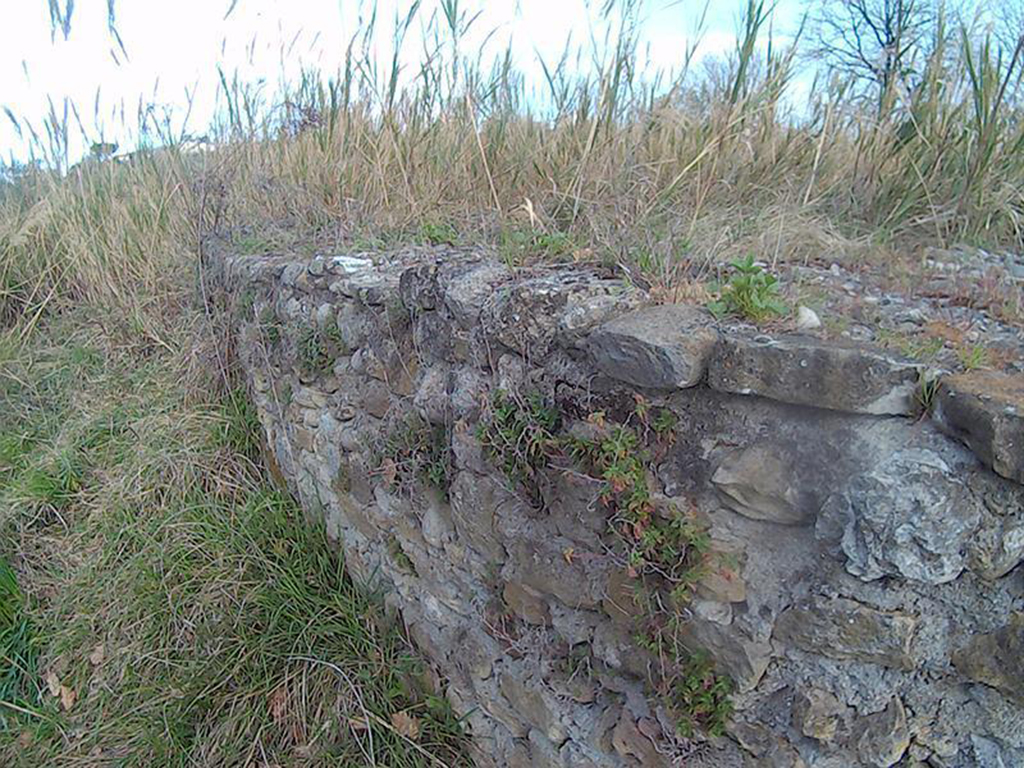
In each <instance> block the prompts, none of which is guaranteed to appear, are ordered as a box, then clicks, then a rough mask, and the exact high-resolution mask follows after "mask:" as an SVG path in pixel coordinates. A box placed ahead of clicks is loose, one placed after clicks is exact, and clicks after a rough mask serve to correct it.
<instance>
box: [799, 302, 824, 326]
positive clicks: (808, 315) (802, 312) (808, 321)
mask: <svg viewBox="0 0 1024 768" xmlns="http://www.w3.org/2000/svg"><path fill="white" fill-rule="evenodd" d="M818 328H821V318H820V317H818V313H817V312H815V311H814V310H813V309H811V308H810V307H805V306H803V305H801V306H799V307H797V310H796V329H797V330H798V331H813V330H816V329H818Z"/></svg>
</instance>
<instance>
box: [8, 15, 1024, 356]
mask: <svg viewBox="0 0 1024 768" xmlns="http://www.w3.org/2000/svg"><path fill="white" fill-rule="evenodd" d="M605 12H606V21H607V23H608V29H609V30H610V32H609V33H608V34H607V36H606V37H605V38H603V39H600V40H599V41H598V42H594V43H592V44H588V45H587V46H581V47H579V48H578V49H570V48H567V49H566V51H565V53H564V55H563V56H562V57H561V58H560V59H559V60H558V61H556V62H543V72H544V76H545V78H544V82H543V87H544V89H545V90H544V92H542V93H538V92H537V91H536V90H535V88H534V86H535V84H534V83H531V81H530V80H529V78H528V77H526V75H525V74H524V72H522V71H520V70H518V69H517V68H516V66H515V63H514V59H513V56H512V53H511V49H508V50H502V51H496V52H495V55H494V58H493V61H491V63H488V62H487V61H485V60H484V58H483V54H481V53H475V54H473V55H468V54H467V51H465V50H463V48H464V47H465V46H464V43H463V41H464V39H465V38H466V36H467V33H468V31H469V30H470V29H471V28H472V25H473V24H474V23H475V22H474V18H475V17H474V16H472V15H471V14H470V13H469V12H468V11H467V10H466V9H465V8H464V7H462V6H461V5H460V4H459V3H458V2H457V0H443V1H442V2H441V3H440V4H439V6H438V10H436V11H435V12H434V13H432V14H431V15H429V16H425V18H422V19H421V18H419V17H418V16H424V15H425V14H427V13H428V11H427V9H426V6H421V5H420V4H412V6H411V10H410V11H409V12H408V15H407V16H405V17H402V18H399V19H397V20H396V21H395V26H394V29H393V34H392V37H393V43H392V47H393V51H394V55H393V57H392V58H391V59H390V60H388V61H386V62H381V61H380V60H378V59H377V58H375V57H374V56H373V54H372V50H373V48H372V46H371V41H373V40H375V39H376V38H375V34H376V33H375V30H374V29H373V26H374V24H376V23H377V21H376V16H375V15H374V16H372V17H371V19H370V21H369V23H368V24H367V26H366V27H364V28H363V29H362V30H360V32H359V33H358V34H357V35H356V36H354V37H353V38H352V40H351V41H350V44H349V46H348V48H347V55H346V58H345V61H344V65H343V67H342V68H341V70H340V71H338V72H336V73H334V74H333V75H328V74H325V73H320V72H306V73H305V74H304V75H303V77H302V78H301V79H300V81H299V82H297V83H292V84H290V85H287V86H285V87H284V88H283V90H282V91H281V92H280V93H278V94H276V95H275V96H274V97H271V96H270V95H269V94H268V92H267V91H266V90H265V89H264V88H263V87H262V86H254V85H249V84H246V83H244V82H241V81H240V80H239V79H238V78H237V77H231V76H229V75H228V74H227V73H224V72H221V73H220V75H219V79H220V83H221V91H220V99H221V104H222V110H221V112H220V114H221V119H220V120H219V121H218V123H217V125H215V126H213V127H212V129H211V135H212V136H214V137H215V139H216V141H215V143H214V147H215V149H214V150H213V151H211V152H208V153H205V154H202V155H196V154H189V153H186V152H185V151H183V150H182V149H181V143H180V142H181V139H182V138H183V137H182V136H181V135H177V136H175V135H168V132H167V131H166V129H165V128H164V127H162V126H161V125H159V124H157V123H154V122H153V121H152V115H153V110H145V109H140V110H139V115H140V123H141V125H140V127H138V128H137V129H136V132H137V133H139V134H140V135H148V136H150V137H151V139H150V142H151V143H152V144H154V145H160V146H161V147H162V148H161V149H155V150H151V151H145V152H140V153H138V154H137V155H136V156H135V157H134V158H133V160H132V162H130V163H128V164H122V165H118V164H115V163H110V162H108V163H87V164H86V165H85V166H83V167H79V168H78V169H76V170H74V171H72V172H70V173H68V174H67V175H65V176H61V175H59V174H57V173H52V172H51V173H47V172H43V173H40V174H36V175H35V176H34V177H33V178H31V179H29V180H27V181H26V183H25V184H24V185H23V186H24V189H23V193H22V196H21V198H20V199H12V196H10V195H5V196H4V201H3V211H2V214H0V306H2V307H6V309H5V312H6V314H7V315H11V314H12V313H14V314H19V315H20V314H24V313H25V312H28V313H29V314H31V308H33V307H38V306H40V304H42V303H46V302H47V301H50V300H51V299H53V298H56V297H58V296H66V297H68V298H72V299H80V298H86V299H96V298H101V297H102V298H103V299H104V300H110V301H116V302H118V303H119V304H126V305H140V304H141V302H143V299H141V298H140V296H142V295H152V294H153V291H154V287H155V286H159V287H160V288H159V290H160V291H161V292H165V291H166V290H167V289H166V286H167V282H168V276H169V275H171V274H172V273H174V271H175V270H176V269H179V268H180V266H181V265H182V264H183V263H188V262H187V259H183V258H182V257H183V256H185V255H187V254H188V253H190V252H194V250H195V248H196V244H197V238H198V236H199V235H201V233H203V232H205V231H208V230H209V229H210V228H211V227H213V226H214V225H231V226H238V225H247V226H250V227H252V226H256V227H260V228H264V229H270V228H272V227H275V226H276V227H288V228H292V229H294V228H299V229H300V230H303V231H305V232H312V233H319V234H320V235H321V236H325V237H330V238H332V239H334V240H337V241H340V242H342V243H345V242H349V243H351V242H353V241H362V242H367V241H369V242H380V241H382V240H383V241H386V240H388V239H389V238H409V237H411V236H413V235H414V234H415V233H416V232H418V231H421V229H422V226H423V225H424V224H428V225H444V226H449V227H452V228H454V230H455V231H457V232H458V233H459V235H460V237H461V238H462V239H464V240H466V241H467V242H478V241H490V242H500V241H501V239H502V236H503V233H508V232H509V231H513V230H514V231H520V230H530V231H532V232H534V233H538V234H539V235H551V234H558V235H560V236H561V235H564V236H566V237H568V238H571V241H572V242H573V243H574V244H575V245H576V246H577V249H578V250H579V251H581V252H585V253H594V254H596V255H597V256H599V257H602V258H606V259H609V260H613V261H617V262H619V263H622V264H624V265H626V266H630V267H634V268H637V267H638V265H639V266H640V267H643V268H644V270H646V271H648V272H651V273H652V274H649V275H648V278H651V279H655V280H657V281H663V282H671V281H672V280H674V279H677V278H678V277H680V276H681V275H682V274H684V273H687V272H693V271H696V272H698V273H699V272H700V270H701V269H702V268H703V267H706V266H707V264H708V263H711V262H714V261H719V260H721V259H723V258H731V257H734V256H737V255H739V254H740V253H742V252H746V251H750V250H752V249H753V250H765V249H767V248H771V249H772V251H773V256H775V257H783V258H785V257H794V258H811V257H814V256H816V255H817V254H818V253H820V252H822V251H825V250H829V251H831V252H835V251H840V252H841V251H843V250H849V251H851V252H854V253H855V252H856V251H857V249H858V244H862V243H864V242H875V243H877V242H884V243H887V244H889V245H891V246H893V247H894V248H895V249H896V250H902V251H904V252H907V253H910V254H911V255H914V254H915V253H916V252H917V251H918V250H919V249H920V247H921V246H923V245H944V244H951V243H958V242H962V241H967V242H973V243H977V244H981V245H985V246H988V247H990V248H994V249H1000V248H1019V247H1021V242H1022V232H1024V228H1022V220H1021V214H1022V210H1024V198H1022V195H1024V192H1022V190H1024V152H1021V151H1020V150H1021V149H1022V148H1024V121H1022V120H1021V107H1020V103H1021V102H1020V100H1019V99H1018V98H1015V96H1016V95H1017V93H1018V90H1019V85H1020V82H1019V81H1020V72H1021V71H1022V67H1021V66H1020V64H1021V56H1022V51H1021V44H1020V43H1018V44H1017V47H1016V48H1015V49H1014V50H1012V51H1003V50H996V48H995V44H994V43H993V42H992V39H991V37H989V36H988V35H987V34H986V33H984V32H980V33H979V32H973V31H970V30H968V29H967V28H964V27H962V26H958V25H953V24H949V23H947V22H946V21H944V20H943V19H942V18H941V17H940V21H939V22H938V24H937V26H936V28H935V30H934V34H933V39H932V42H931V44H930V49H929V51H927V54H928V55H927V56H926V57H925V59H924V61H925V64H924V68H923V70H922V71H921V72H920V73H918V76H917V77H916V79H915V84H914V86H913V87H912V88H907V89H904V90H903V91H901V92H900V93H898V94H896V96H895V97H894V99H893V101H892V104H891V106H890V108H888V109H886V110H885V111H884V112H883V114H882V116H881V117H880V116H879V115H878V113H877V111H876V110H874V109H870V110H865V109H863V108H862V105H861V103H860V102H859V101H857V100H855V99H854V98H853V97H852V96H851V95H850V94H851V93H853V92H854V91H853V89H848V88H844V87H842V84H841V83H838V82H837V81H835V80H832V81H830V82H828V83H824V79H823V78H821V79H818V80H816V81H815V84H814V86H813V87H812V88H811V89H810V91H809V93H808V95H807V96H806V99H803V98H802V97H798V93H800V89H799V88H797V87H796V86H794V82H795V81H796V80H797V79H798V78H797V75H798V74H799V72H798V67H799V65H800V59H799V57H798V54H799V50H800V45H801V34H803V31H802V30H801V33H800V34H797V35H796V36H795V38H791V39H789V40H787V41H785V42H784V43H783V44H780V42H779V41H778V40H777V39H773V38H772V33H771V24H770V15H769V10H767V9H766V8H765V4H764V3H763V2H760V0H748V5H747V9H746V14H745V17H744V21H743V22H742V24H741V26H740V31H739V34H738V39H737V43H736V49H735V51H734V52H733V53H732V54H731V55H729V56H728V57H726V58H725V59H724V60H722V61H718V62H715V63H714V65H713V66H710V65H708V66H705V68H704V70H703V71H701V70H700V69H699V68H698V67H696V66H694V65H693V61H692V54H693V51H692V50H690V51H684V52H681V54H680V66H679V69H678V71H676V72H674V73H666V72H646V71H642V70H641V68H640V67H641V65H640V62H641V61H642V58H641V56H640V54H639V48H640V37H639V30H640V29H641V26H640V24H639V23H638V19H639V18H640V14H641V12H642V8H641V6H640V5H639V4H638V3H634V2H627V3H624V4H616V3H610V4H608V5H607V7H606V9H605ZM420 22H422V24H423V26H424V28H425V30H426V32H425V33H424V37H423V39H424V40H425V41H426V45H425V52H424V54H423V60H422V62H421V68H420V69H419V71H417V72H416V73H415V76H412V73H410V72H406V71H405V70H403V69H402V67H401V63H400V62H401V61H402V55H403V50H404V49H405V48H407V47H408V46H410V45H412V44H413V43H411V42H410V37H411V36H412V35H411V33H410V30H411V29H413V25H414V23H415V24H419V23H420ZM573 62H576V64H575V65H574V64H573ZM588 62H591V63H589V64H588ZM801 87H802V86H801ZM1011 97H1014V98H1011ZM798 98H800V103H796V100H797V99H798ZM804 101H806V103H804ZM72 114H77V113H76V112H74V110H72ZM50 123H51V125H50V127H49V129H48V130H47V132H46V136H47V137H48V138H47V139H46V140H44V141H41V142H39V150H40V152H41V153H43V154H45V155H46V156H47V157H48V158H49V159H50V162H49V165H50V166H53V167H60V165H61V162H60V155H61V152H62V150H61V148H62V147H63V148H64V149H65V150H66V146H67V140H66V136H67V133H68V130H69V128H68V117H67V110H66V109H60V108H58V107H54V108H53V109H52V110H51V120H50ZM62 137H63V138H62ZM90 138H92V137H90ZM51 145H53V146H55V147H56V149H53V148H51ZM538 250H543V249H538ZM140 287H142V288H144V289H145V290H144V291H143V292H142V293H141V294H140V292H139V291H138V288H140ZM172 294H173V292H172ZM136 310H137V311H138V312H137V313H138V315H139V317H140V318H142V317H143V316H144V315H145V312H144V311H143V308H142V307H141V306H136ZM140 322H141V323H142V324H143V325H145V324H146V323H147V322H149V321H147V320H140ZM146 332H148V333H150V334H152V335H154V336H155V337H157V338H159V330H158V329H156V328H149V329H147V331H146Z"/></svg>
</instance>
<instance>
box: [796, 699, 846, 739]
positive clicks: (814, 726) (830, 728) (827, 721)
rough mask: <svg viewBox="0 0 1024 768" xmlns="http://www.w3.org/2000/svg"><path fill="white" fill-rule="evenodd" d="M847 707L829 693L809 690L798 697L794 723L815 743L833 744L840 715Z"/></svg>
mask: <svg viewBox="0 0 1024 768" xmlns="http://www.w3.org/2000/svg"><path fill="white" fill-rule="evenodd" d="M844 709H845V707H844V706H843V704H842V703H841V702H840V701H839V699H837V698H836V697H835V696H833V695H832V694H831V693H829V692H828V691H826V690H824V689H822V688H809V689H807V690H806V691H803V692H802V693H801V694H800V695H799V696H797V699H796V702H795V704H794V706H793V721H794V724H795V725H796V726H797V727H799V728H800V732H801V733H802V734H803V735H804V736H807V737H809V738H812V739H814V740H815V741H821V742H825V743H826V744H827V743H829V742H831V741H832V740H833V739H834V738H835V736H836V731H837V730H838V728H839V715H841V714H842V712H843V710H844Z"/></svg>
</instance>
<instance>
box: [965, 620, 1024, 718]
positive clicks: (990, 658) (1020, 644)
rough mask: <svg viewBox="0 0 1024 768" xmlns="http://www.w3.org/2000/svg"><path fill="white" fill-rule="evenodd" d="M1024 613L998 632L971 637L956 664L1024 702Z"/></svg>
mask: <svg viewBox="0 0 1024 768" xmlns="http://www.w3.org/2000/svg"><path fill="white" fill-rule="evenodd" d="M1022 659H1024V612H1020V611H1018V612H1016V613H1014V614H1013V616H1012V617H1011V618H1010V621H1009V623H1007V624H1006V625H1005V626H1003V627H1000V628H999V629H997V630H995V631H994V632H987V633H985V634H983V635H977V636H975V637H973V638H971V640H970V642H969V643H967V645H965V646H964V647H963V648H961V649H960V650H958V651H956V652H955V653H954V654H953V666H954V667H956V670H957V672H959V673H960V674H961V675H963V676H964V677H966V678H968V679H970V680H973V681H974V682H976V683H983V684H984V685H988V686H991V687H992V688H995V689H997V690H999V691H1002V692H1003V693H1005V694H1006V695H1007V696H1010V697H1011V698H1013V699H1014V700H1016V701H1017V702H1019V703H1022V704H1024V664H1022V663H1021V660H1022Z"/></svg>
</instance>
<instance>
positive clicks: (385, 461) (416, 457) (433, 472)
mask: <svg viewBox="0 0 1024 768" xmlns="http://www.w3.org/2000/svg"><path fill="white" fill-rule="evenodd" d="M451 444H452V436H451V429H450V428H448V427H447V426H444V425H440V424H430V423H428V422H427V421H425V420H424V419H422V418H421V417H420V416H418V415H416V414H413V415H411V416H409V417H408V418H406V419H404V420H403V421H400V422H398V423H397V424H396V425H394V427H393V428H392V429H391V431H390V432H389V433H388V436H387V438H386V440H385V442H384V446H383V449H382V450H381V452H380V461H379V463H378V471H379V472H380V473H381V474H382V475H384V476H385V478H386V479H388V480H390V484H391V485H392V486H393V487H396V488H399V489H400V490H403V491H407V492H408V491H411V490H412V488H413V487H414V485H415V482H416V481H417V480H420V481H423V482H426V483H427V484H428V485H429V486H431V487H433V488H436V489H437V490H438V491H440V492H441V494H442V495H443V496H444V498H445V499H447V498H448V491H449V490H450V488H451V484H452V479H453V474H454V471H453V457H452V449H451Z"/></svg>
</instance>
